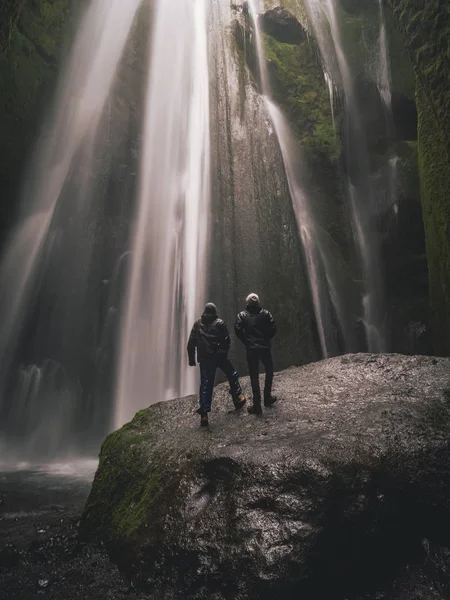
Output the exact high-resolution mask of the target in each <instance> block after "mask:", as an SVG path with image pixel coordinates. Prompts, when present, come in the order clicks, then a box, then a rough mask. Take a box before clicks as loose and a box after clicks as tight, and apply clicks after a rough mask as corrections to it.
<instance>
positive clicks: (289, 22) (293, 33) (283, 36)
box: [260, 6, 306, 44]
mask: <svg viewBox="0 0 450 600" xmlns="http://www.w3.org/2000/svg"><path fill="white" fill-rule="evenodd" d="M260 19H261V28H262V30H263V31H264V32H265V33H267V34H269V35H271V36H272V37H274V38H275V39H276V40H278V41H279V42H283V43H285V44H301V43H302V42H303V41H304V40H305V39H306V32H305V30H304V29H303V27H302V26H301V24H300V23H299V22H298V21H297V19H296V18H295V17H294V15H293V14H292V13H291V12H289V11H288V10H287V9H286V8H281V7H280V6H277V7H275V8H272V9H271V10H268V11H267V12H266V13H264V14H263V15H261V17H260Z"/></svg>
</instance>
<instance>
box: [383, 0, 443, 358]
mask: <svg viewBox="0 0 450 600" xmlns="http://www.w3.org/2000/svg"><path fill="white" fill-rule="evenodd" d="M388 2H389V5H390V6H391V8H392V12H393V15H394V19H395V21H396V23H397V26H398V27H399V29H400V30H401V32H402V34H403V38H404V41H405V44H406V46H407V48H408V50H409V53H410V56H411V59H412V62H413V64H414V68H415V71H416V76H417V95H416V100H417V108H418V116H419V169H420V178H421V196H422V207H423V218H424V224H425V233H426V243H427V256H428V263H429V278H430V297H431V307H432V320H433V326H434V336H433V337H434V350H435V351H436V353H438V354H446V355H447V354H450V76H449V73H450V51H449V47H450V4H449V3H448V2H445V1H442V0H427V1H426V2H425V1H424V0H422V1H418V0H388Z"/></svg>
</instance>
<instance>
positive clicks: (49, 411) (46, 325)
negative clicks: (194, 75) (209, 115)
mask: <svg viewBox="0 0 450 600" xmlns="http://www.w3.org/2000/svg"><path fill="white" fill-rule="evenodd" d="M140 1H141V0H127V2H123V0H94V1H93V2H92V3H91V5H90V8H89V9H88V10H87V11H86V13H85V15H84V17H83V19H82V22H81V24H80V27H79V30H78V34H77V37H76V40H75V42H74V45H73V50H72V53H71V56H70V58H69V61H68V64H67V65H66V69H65V72H64V76H63V78H62V81H61V83H60V86H59V90H58V93H57V98H56V101H55V105H54V108H53V111H52V114H51V115H50V118H49V121H48V123H47V124H46V127H45V130H44V133H43V135H42V137H41V139H40V140H39V143H38V145H37V149H36V152H35V157H34V160H33V164H32V167H31V169H30V172H29V175H28V178H27V181H26V186H25V189H24V194H23V198H22V217H21V219H20V221H19V224H18V226H17V228H16V230H15V231H14V232H13V234H12V237H11V240H10V242H9V246H8V248H7V249H6V252H5V255H4V258H3V260H2V263H1V266H0V286H1V288H2V295H1V298H0V318H1V320H2V322H1V327H0V365H1V368H0V386H1V389H0V393H1V396H0V415H1V417H2V419H1V420H2V429H3V433H4V434H5V435H8V436H12V437H13V438H14V437H15V436H18V435H19V433H22V434H23V432H24V431H25V432H26V437H27V443H28V442H29V443H30V446H28V449H29V451H30V452H31V453H34V452H41V451H42V452H43V453H46V452H48V451H53V450H54V449H55V448H57V447H61V446H63V447H65V448H69V446H70V436H71V434H72V433H73V432H74V429H76V424H75V423H74V414H73V394H74V393H75V391H76V388H77V381H76V377H75V381H74V384H73V386H74V388H75V389H74V390H73V391H72V392H70V393H68V400H67V404H68V407H67V411H64V406H65V404H66V400H64V399H61V398H60V397H59V396H58V394H57V393H56V392H55V393H54V394H52V401H50V400H49V394H48V385H51V381H53V379H52V378H53V371H52V370H51V369H50V371H49V369H48V368H47V367H46V366H45V365H42V366H31V367H30V368H25V370H23V369H22V367H21V368H20V369H19V373H18V384H17V389H18V390H19V392H18V393H19V394H20V390H23V391H24V395H23V397H22V399H21V400H20V399H17V398H16V399H15V400H14V401H12V397H11V396H10V393H11V391H10V390H9V389H8V386H7V377H8V371H9V369H10V367H11V365H12V364H13V359H14V353H15V350H16V348H17V346H18V344H19V342H20V338H21V335H22V329H23V326H24V324H25V320H26V319H27V318H29V313H30V311H32V309H33V303H34V301H35V298H36V294H37V293H38V289H39V288H40V287H42V286H43V285H45V286H46V289H47V290H48V294H49V295H50V296H51V297H52V298H56V297H57V298H58V299H59V301H58V306H51V307H50V308H49V312H48V314H43V311H41V312H40V313H39V315H38V316H37V321H38V324H37V326H36V328H35V329H36V331H37V333H36V338H35V339H34V340H31V339H30V340H28V346H29V347H31V346H32V345H34V344H36V345H40V346H42V345H45V344H46V343H47V341H48V340H49V339H50V338H53V342H54V344H55V346H57V347H58V348H60V349H61V348H63V347H65V346H66V345H69V346H70V350H69V352H73V351H74V350H75V352H76V351H77V350H78V351H79V352H81V349H77V348H76V344H75V342H74V340H73V339H72V336H73V335H75V336H76V335H77V334H78V329H79V314H80V312H81V311H82V310H83V303H84V301H85V292H86V286H87V280H88V277H89V271H90V269H91V264H90V256H91V251H92V244H93V236H94V235H95V233H93V232H92V226H93V224H92V212H93V210H94V211H95V207H94V206H93V205H92V204H91V202H92V201H93V193H92V192H93V189H92V180H93V177H94V176H95V173H93V172H92V161H93V158H94V156H95V153H96V149H97V142H98V130H99V125H100V122H101V118H102V115H103V112H104V109H105V106H106V103H107V100H108V98H109V96H110V93H111V89H112V86H113V83H114V79H115V75H116V71H117V68H118V65H119V62H120V60H121V57H122V54H123V51H124V48H125V44H126V42H127V39H128V36H129V33H130V30H131V26H132V23H133V20H134V17H135V14H136V11H137V9H138V7H139V4H140ZM89 192H91V193H89ZM37 338H39V339H37ZM49 372H51V373H50V380H51V381H49V382H47V383H45V382H44V379H45V378H46V375H47V374H48V373H49ZM61 377H64V376H63V375H61V373H60V374H59V378H61ZM27 382H28V383H27ZM42 390H43V391H42ZM43 396H45V398H44V400H45V402H42V403H41V407H40V409H39V410H36V407H35V409H34V410H33V411H31V412H30V411H28V410H27V406H28V405H29V403H30V402H31V401H32V397H34V402H37V403H38V405H39V402H41V401H42V399H43ZM77 401H78V403H79V404H80V402H81V399H80V398H78V399H77ZM78 410H79V411H80V407H79V409H78ZM56 413H58V414H59V418H57V419H55V418H54V417H55V415H56ZM61 413H64V414H61ZM87 417H88V415H86V414H84V415H82V416H81V418H82V419H84V421H85V420H86V418H87ZM50 424H52V425H50Z"/></svg>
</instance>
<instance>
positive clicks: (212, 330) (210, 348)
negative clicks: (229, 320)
mask: <svg viewBox="0 0 450 600" xmlns="http://www.w3.org/2000/svg"><path fill="white" fill-rule="evenodd" d="M196 348H197V360H198V362H202V361H203V360H206V359H208V358H211V357H212V356H215V355H221V356H227V355H228V350H229V349H230V334H229V333H228V327H227V326H226V324H225V322H224V321H222V319H219V318H218V317H217V315H216V316H214V315H207V314H203V315H202V318H201V319H199V320H198V321H196V322H195V323H194V326H193V327H192V331H191V335H190V336H189V342H188V345H187V351H188V355H189V364H195V349H196Z"/></svg>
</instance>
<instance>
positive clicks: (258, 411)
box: [247, 404, 262, 415]
mask: <svg viewBox="0 0 450 600" xmlns="http://www.w3.org/2000/svg"><path fill="white" fill-rule="evenodd" d="M247 410H248V412H249V414H250V415H262V408H261V406H258V405H256V406H255V405H254V404H252V405H251V406H249V407H248V408H247Z"/></svg>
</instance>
